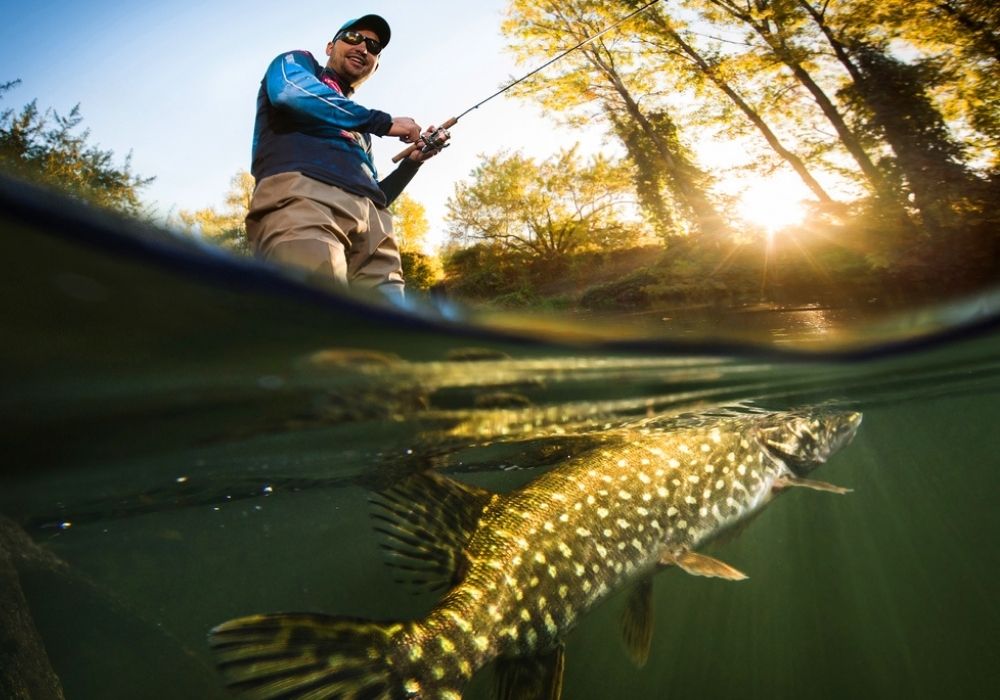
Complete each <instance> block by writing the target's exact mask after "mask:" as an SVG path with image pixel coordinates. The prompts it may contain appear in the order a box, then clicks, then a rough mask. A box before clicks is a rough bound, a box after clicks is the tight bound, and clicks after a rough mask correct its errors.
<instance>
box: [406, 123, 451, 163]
mask: <svg viewBox="0 0 1000 700" xmlns="http://www.w3.org/2000/svg"><path fill="white" fill-rule="evenodd" d="M436 129H437V127H435V126H434V125H433V124H432V125H431V126H429V127H427V130H426V131H425V132H424V133H423V135H422V136H423V138H424V139H426V141H421V142H420V143H418V144H417V147H416V148H415V149H413V152H412V153H411V154H410V156H409V158H410V160H412V161H416V162H417V163H420V162H422V161H425V160H427V159H428V158H433V157H434V156H436V155H437V154H438V153H440V152H441V151H442V150H443V149H444V148H446V147H447V146H448V140H449V139H450V138H451V134H450V133H448V130H447V129H441V130H440V131H438V133H436V134H435V133H434V131H435V130H436ZM432 136H433V137H434V138H433V142H432V139H431V137H432ZM428 144H429V145H430V146H431V148H428V149H427V150H426V151H425V150H424V147H425V146H426V145H428Z"/></svg>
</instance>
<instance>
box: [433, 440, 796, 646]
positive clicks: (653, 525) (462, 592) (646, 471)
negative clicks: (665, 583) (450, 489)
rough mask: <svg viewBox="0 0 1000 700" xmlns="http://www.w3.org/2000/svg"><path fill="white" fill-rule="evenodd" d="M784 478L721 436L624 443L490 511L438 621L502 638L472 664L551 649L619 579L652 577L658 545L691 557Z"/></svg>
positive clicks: (446, 627)
mask: <svg viewBox="0 0 1000 700" xmlns="http://www.w3.org/2000/svg"><path fill="white" fill-rule="evenodd" d="M783 469H784V467H783V465H780V464H779V463H777V462H776V461H774V460H772V459H763V453H762V452H761V450H760V449H759V448H758V449H756V450H755V449H753V445H752V443H750V442H748V441H747V440H745V439H743V438H742V437H741V436H740V435H739V434H731V435H730V436H728V439H726V440H723V439H722V434H721V431H720V430H719V429H718V428H713V429H697V430H686V431H682V432H680V433H678V434H674V435H667V436H664V435H642V434H633V435H626V436H624V438H623V440H622V443H621V445H620V446H618V447H615V448H614V449H612V448H609V447H605V448H604V449H602V450H600V451H599V452H598V453H597V454H595V455H588V456H586V457H584V458H581V459H579V460H576V461H574V462H573V463H571V464H570V465H567V466H566V467H564V468H561V469H559V470H556V471H552V472H549V473H547V474H545V475H543V476H541V477H539V478H538V479H537V480H535V481H534V482H532V483H531V484H530V485H529V486H527V487H526V488H524V489H522V490H520V491H517V492H514V493H512V494H510V495H508V496H503V497H501V498H500V499H499V501H498V502H497V503H496V504H495V505H493V506H490V507H489V508H488V509H487V512H486V513H484V515H483V517H482V520H481V526H480V528H479V529H478V530H477V531H476V533H475V534H474V535H473V537H472V540H471V541H470V542H469V545H468V549H467V551H466V556H467V558H468V560H469V571H468V573H467V574H466V579H465V581H464V582H463V583H462V584H460V585H459V586H458V587H456V588H455V589H454V590H453V591H452V592H451V593H450V594H449V595H448V596H447V597H446V598H445V599H444V600H443V601H442V604H441V606H440V609H441V610H443V611H456V610H461V611H462V613H461V614H462V616H463V617H464V618H465V619H466V620H468V621H469V623H470V624H471V626H473V627H476V628H478V629H490V628H497V629H498V630H499V634H497V635H496V636H495V637H494V639H493V640H492V641H493V643H492V644H491V645H490V646H489V647H487V648H486V649H483V650H481V652H480V653H477V654H475V656H480V655H483V656H486V657H489V656H492V655H496V654H524V653H527V652H530V651H532V650H535V649H539V648H546V647H547V646H551V645H553V644H555V642H556V640H557V639H559V638H560V637H561V636H563V635H564V634H565V631H566V630H567V629H568V628H569V627H571V626H572V625H573V623H574V622H575V621H576V620H577V619H578V618H579V617H580V616H581V615H583V614H584V613H586V612H587V610H589V609H590V608H591V607H592V606H593V605H594V604H595V603H596V602H598V601H599V600H600V599H601V598H603V597H604V596H605V595H607V594H608V593H609V592H610V591H611V590H612V589H614V588H617V587H618V586H619V585H620V582H621V580H622V579H623V578H628V577H634V576H636V575H637V574H639V573H640V572H646V571H649V570H651V569H652V568H653V567H654V566H655V565H656V564H657V562H658V561H659V559H660V556H661V554H662V551H663V547H664V542H669V543H671V544H673V545H674V546H675V547H677V548H692V549H693V548H695V547H697V546H698V545H699V544H700V543H701V542H702V541H703V540H704V539H705V537H706V536H707V535H708V534H709V533H711V532H713V531H717V530H719V529H722V528H724V527H726V526H728V525H731V524H733V523H735V522H737V521H738V520H740V519H741V518H742V517H744V516H746V515H748V514H749V513H751V512H752V511H753V510H754V508H755V507H757V506H759V505H760V504H762V502H763V500H764V499H765V497H766V496H767V495H768V494H769V492H770V488H771V485H772V484H773V482H774V480H775V479H776V478H777V477H778V476H780V474H781V473H782V470H783ZM720 482H721V483H720ZM449 621H450V616H449V615H445V616H444V620H443V621H442V622H443V624H440V625H439V624H435V622H436V621H435V620H434V616H433V615H432V617H431V620H429V621H428V624H429V625H431V628H430V629H431V634H434V635H437V634H449V633H452V630H451V629H450V628H451V627H453V624H449ZM477 651H478V650H477ZM477 660H478V659H477Z"/></svg>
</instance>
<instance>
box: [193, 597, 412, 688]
mask: <svg viewBox="0 0 1000 700" xmlns="http://www.w3.org/2000/svg"><path fill="white" fill-rule="evenodd" d="M411 625H412V623H400V622H372V621H368V620H360V619H353V618H343V617H331V616H328V615H318V614H308V613H302V614H299V613H291V614H274V615H251V616H249V617H241V618H238V619H235V620H230V621H229V622H224V623H223V624H221V625H219V626H218V627H216V628H214V629H213V630H212V631H211V632H210V633H209V644H210V645H211V647H212V651H213V652H214V654H215V659H216V664H217V666H218V668H219V670H220V671H221V672H222V674H223V676H224V677H225V679H226V683H227V685H228V686H229V688H230V689H231V690H233V691H234V692H235V693H236V694H237V695H239V696H241V697H246V698H254V699H258V700H265V699H267V700H273V699H275V698H283V699H284V698H287V699H289V700H291V699H292V698H302V699H304V698H342V699H343V700H355V699H359V698H366V699H369V700H404V699H405V698H410V697H414V692H413V691H414V690H417V688H414V687H412V683H413V682H414V681H413V680H411V676H412V674H411V673H410V672H409V671H408V670H406V669H404V668H400V667H399V665H398V664H397V663H396V661H397V660H398V659H399V657H400V653H399V649H400V646H401V644H400V641H401V639H403V638H404V636H405V633H406V630H407V628H408V627H409V626H411Z"/></svg>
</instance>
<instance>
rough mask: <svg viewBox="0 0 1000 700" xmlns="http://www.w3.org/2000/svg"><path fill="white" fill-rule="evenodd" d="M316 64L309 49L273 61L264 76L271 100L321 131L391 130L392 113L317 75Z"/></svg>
mask: <svg viewBox="0 0 1000 700" xmlns="http://www.w3.org/2000/svg"><path fill="white" fill-rule="evenodd" d="M315 68H316V60H315V59H314V58H313V57H312V56H311V55H310V54H309V53H307V52H305V51H289V52H288V53H284V54H282V55H280V56H278V57H277V58H275V59H274V60H273V61H271V65H270V66H268V68H267V74H266V75H265V76H264V84H265V87H266V90H267V97H268V99H269V100H270V101H271V104H272V105H273V106H274V107H276V108H278V109H283V110H288V111H291V112H294V113H295V115H296V117H297V118H298V119H299V120H301V122H302V123H303V126H304V127H306V128H308V126H309V125H314V126H315V128H316V131H317V133H324V132H328V131H329V130H330V129H331V128H332V129H345V130H348V131H362V132H365V133H369V134H374V135H376V136H384V135H385V134H387V133H388V132H389V128H390V127H391V126H392V117H391V116H390V115H389V114H387V113H385V112H380V111H378V110H377V109H368V108H367V107H362V106H361V105H359V104H358V103H357V102H353V101H351V100H349V99H347V98H346V97H344V96H343V95H341V94H340V93H338V92H336V91H335V90H333V89H332V88H330V87H329V86H328V85H326V83H324V82H323V81H321V80H320V79H319V78H317V77H316V74H315Z"/></svg>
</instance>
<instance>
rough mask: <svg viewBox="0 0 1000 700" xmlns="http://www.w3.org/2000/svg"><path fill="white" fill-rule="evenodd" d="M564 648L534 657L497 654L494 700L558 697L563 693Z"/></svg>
mask: <svg viewBox="0 0 1000 700" xmlns="http://www.w3.org/2000/svg"><path fill="white" fill-rule="evenodd" d="M565 666H566V648H565V647H564V646H563V645H562V644H560V645H559V646H557V647H556V648H555V649H553V650H552V651H550V652H547V653H544V654H536V655H535V656H518V657H503V656H501V657H499V658H498V659H497V662H496V667H495V671H494V674H495V676H496V694H495V696H496V698H497V700H559V698H560V697H561V696H562V685H563V669H564V668H565Z"/></svg>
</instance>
